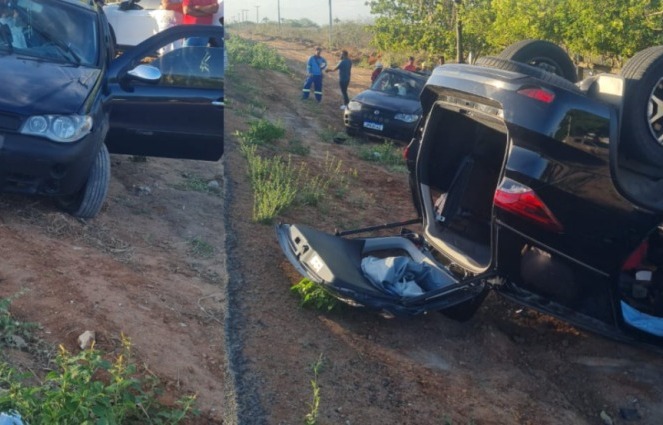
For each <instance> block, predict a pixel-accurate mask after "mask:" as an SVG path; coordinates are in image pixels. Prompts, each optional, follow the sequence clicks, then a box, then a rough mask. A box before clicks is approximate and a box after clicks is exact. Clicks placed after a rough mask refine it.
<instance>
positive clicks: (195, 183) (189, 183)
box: [175, 173, 211, 193]
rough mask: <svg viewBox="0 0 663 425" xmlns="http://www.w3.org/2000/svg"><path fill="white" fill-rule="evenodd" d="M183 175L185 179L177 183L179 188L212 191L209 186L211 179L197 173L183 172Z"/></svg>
mask: <svg viewBox="0 0 663 425" xmlns="http://www.w3.org/2000/svg"><path fill="white" fill-rule="evenodd" d="M182 177H183V178H184V181H182V182H180V183H178V184H176V185H175V187H176V188H177V189H179V190H187V191H192V192H200V193H209V192H211V190H210V188H209V181H207V180H206V179H204V178H202V177H200V176H197V175H195V174H188V173H185V174H182Z"/></svg>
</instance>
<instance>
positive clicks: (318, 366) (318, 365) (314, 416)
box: [304, 354, 325, 425]
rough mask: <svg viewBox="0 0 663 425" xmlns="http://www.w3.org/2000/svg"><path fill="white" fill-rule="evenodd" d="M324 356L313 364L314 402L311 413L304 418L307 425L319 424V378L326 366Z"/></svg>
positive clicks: (312, 384) (312, 386) (311, 405)
mask: <svg viewBox="0 0 663 425" xmlns="http://www.w3.org/2000/svg"><path fill="white" fill-rule="evenodd" d="M324 360H325V359H324V356H323V355H322V354H320V356H319V357H318V359H317V360H316V361H315V362H314V363H313V364H311V370H312V371H313V379H311V389H312V390H313V400H312V401H311V404H310V409H311V410H310V411H309V412H308V413H307V414H306V416H304V424H305V425H316V424H317V423H318V416H319V414H320V385H319V384H318V376H319V375H320V372H322V368H323V366H324Z"/></svg>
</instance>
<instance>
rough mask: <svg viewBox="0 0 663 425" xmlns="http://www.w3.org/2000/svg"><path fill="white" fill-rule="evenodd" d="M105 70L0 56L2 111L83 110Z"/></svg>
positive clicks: (0, 107) (0, 101)
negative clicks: (102, 71) (84, 103)
mask: <svg viewBox="0 0 663 425" xmlns="http://www.w3.org/2000/svg"><path fill="white" fill-rule="evenodd" d="M100 74H101V70H99V69H96V68H87V67H83V66H78V67H76V66H72V65H70V64H64V63H53V62H44V61H40V60H35V59H32V58H21V57H19V56H17V55H7V56H0V87H2V95H0V110H3V111H10V112H15V113H19V114H22V115H36V114H46V113H62V114H72V113H78V112H80V109H81V106H82V105H83V102H85V100H86V99H87V97H88V95H89V93H90V91H91V90H92V89H93V87H94V86H95V84H96V82H97V80H98V78H99V76H100Z"/></svg>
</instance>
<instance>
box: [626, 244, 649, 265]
mask: <svg viewBox="0 0 663 425" xmlns="http://www.w3.org/2000/svg"><path fill="white" fill-rule="evenodd" d="M647 249H649V242H648V241H646V240H645V241H644V242H642V243H641V244H640V245H639V246H638V247H637V248H636V250H635V251H633V252H632V253H631V255H629V257H628V258H627V259H626V262H624V265H623V266H622V270H633V269H636V268H637V267H640V266H641V265H642V263H643V261H644V259H645V256H646V255H647Z"/></svg>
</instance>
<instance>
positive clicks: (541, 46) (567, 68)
mask: <svg viewBox="0 0 663 425" xmlns="http://www.w3.org/2000/svg"><path fill="white" fill-rule="evenodd" d="M497 57H498V58H500V59H508V60H512V61H516V62H521V63H526V64H528V65H531V66H535V67H537V68H541V69H543V70H544V71H548V72H550V73H553V74H556V75H558V76H560V77H562V78H565V79H567V80H569V81H571V82H572V83H575V82H577V81H578V72H577V71H576V67H575V65H574V64H573V61H572V60H571V58H570V57H569V55H568V54H567V53H566V52H565V51H564V49H562V48H561V47H559V46H558V45H556V44H555V43H551V42H550V41H545V40H523V41H519V42H517V43H514V44H512V45H510V46H509V47H507V48H506V49H504V50H503V51H502V53H500V54H499V55H498V56H497Z"/></svg>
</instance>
